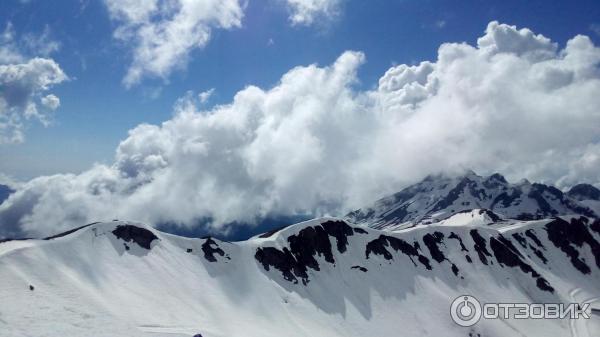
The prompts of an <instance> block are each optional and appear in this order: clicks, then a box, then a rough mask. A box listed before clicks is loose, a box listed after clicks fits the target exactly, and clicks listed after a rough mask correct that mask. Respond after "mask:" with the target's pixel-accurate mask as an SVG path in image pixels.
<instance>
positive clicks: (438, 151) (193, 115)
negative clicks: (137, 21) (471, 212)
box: [0, 22, 600, 236]
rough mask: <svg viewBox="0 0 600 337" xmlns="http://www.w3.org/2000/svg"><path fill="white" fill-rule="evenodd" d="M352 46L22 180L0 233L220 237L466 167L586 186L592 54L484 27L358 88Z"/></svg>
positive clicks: (596, 143) (591, 141)
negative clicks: (80, 167)
mask: <svg viewBox="0 0 600 337" xmlns="http://www.w3.org/2000/svg"><path fill="white" fill-rule="evenodd" d="M363 62H365V55H363V54H362V53H360V52H352V51H350V52H345V53H343V54H342V55H341V56H340V57H339V58H338V59H337V60H336V61H335V62H334V63H333V64H331V65H329V66H325V67H320V66H317V65H309V66H304V67H296V68H294V69H291V70H290V71H289V72H287V73H286V74H285V75H283V76H282V78H281V81H280V82H279V83H278V84H277V85H276V86H274V87H273V88H271V89H268V90H265V89H261V88H258V87H254V86H250V87H247V88H245V89H244V90H242V91H240V92H238V93H237V94H236V95H235V97H234V98H233V101H232V102H231V103H230V104H227V105H221V106H216V107H214V108H212V109H211V110H208V111H200V110H198V106H200V105H199V104H195V103H197V102H195V99H194V97H195V95H188V96H186V97H185V98H183V99H182V100H181V101H180V102H178V103H177V104H176V107H175V110H176V113H175V116H174V117H173V118H172V119H171V120H168V121H166V122H164V123H163V124H162V125H148V124H143V125H139V126H138V127H136V128H134V129H133V130H131V131H130V132H129V136H128V137H127V138H126V139H125V140H123V141H122V142H121V144H120V145H119V147H118V148H117V150H116V156H115V162H114V164H112V165H110V166H105V165H96V166H95V167H93V168H91V169H90V170H88V171H86V172H83V173H81V174H79V175H72V174H65V175H55V176H48V177H40V178H36V179H33V180H31V181H29V182H27V183H25V184H23V185H22V186H20V188H18V190H17V192H16V193H14V194H13V195H12V196H11V197H10V198H9V199H8V200H7V201H5V202H4V203H3V204H2V205H1V206H0V230H1V231H2V233H0V234H2V235H5V236H9V235H17V234H26V235H44V234H48V233H51V232H56V231H58V230H61V229H65V228H69V227H73V226H76V225H81V224H83V223H86V222H90V221H96V220H110V219H112V218H123V219H134V220H139V221H144V222H148V223H152V224H158V223H165V222H168V223H177V224H181V225H182V226H186V225H187V226H189V225H192V224H194V223H197V222H198V221H199V220H202V219H212V222H210V225H211V226H213V227H214V228H223V225H224V224H227V223H231V222H234V221H237V222H241V223H244V222H246V223H248V222H252V221H253V220H255V219H257V218H261V217H265V216H270V215H276V214H288V215H290V214H298V213H306V212H310V213H313V214H322V213H333V214H335V213H343V212H344V211H345V210H347V209H349V208H352V207H356V206H361V205H362V204H363V203H365V202H370V201H372V200H373V199H374V198H376V197H379V196H381V195H383V194H387V193H389V192H392V191H395V190H397V189H399V188H401V187H402V186H404V185H406V184H407V183H411V182H414V181H415V180H417V179H420V178H422V177H423V176H424V175H426V174H428V173H432V172H439V171H458V170H462V169H464V168H473V169H474V170H476V171H478V172H481V173H488V172H491V171H500V172H503V173H505V174H507V175H508V177H509V178H513V179H515V178H522V177H526V178H529V179H532V180H541V181H546V182H551V183H556V184H558V185H559V186H568V185H570V184H572V183H574V182H578V181H587V182H592V183H599V182H600V170H598V167H600V95H599V94H598V93H600V68H599V63H600V48H597V47H596V46H594V45H593V43H592V42H591V41H590V39H589V38H587V37H585V36H576V37H574V38H572V39H571V40H570V41H568V43H567V44H566V45H565V46H564V48H560V47H559V46H558V45H557V44H555V43H553V42H552V41H550V40H549V39H548V38H546V37H543V36H541V35H536V34H534V33H532V32H531V31H530V30H528V29H520V30H519V29H517V28H516V27H513V26H507V25H502V24H498V23H497V22H492V23H490V24H489V25H488V27H487V29H486V32H485V35H484V36H483V37H481V38H480V39H478V41H477V45H476V46H472V45H469V44H466V43H447V44H443V45H442V46H440V48H439V53H438V58H437V60H435V61H434V62H423V63H420V64H417V65H398V66H395V67H393V68H391V69H389V70H388V71H387V72H386V73H385V74H384V75H383V76H382V77H381V79H380V81H379V85H378V87H377V88H376V89H374V90H369V91H360V90H357V89H356V86H355V84H356V81H357V78H356V72H357V69H358V68H359V66H360V65H361V64H362V63H363Z"/></svg>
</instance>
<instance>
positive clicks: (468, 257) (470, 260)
mask: <svg viewBox="0 0 600 337" xmlns="http://www.w3.org/2000/svg"><path fill="white" fill-rule="evenodd" d="M465 260H467V262H469V263H473V260H472V259H471V257H470V256H469V255H465Z"/></svg>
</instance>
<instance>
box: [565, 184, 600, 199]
mask: <svg viewBox="0 0 600 337" xmlns="http://www.w3.org/2000/svg"><path fill="white" fill-rule="evenodd" d="M567 195H568V196H570V197H571V198H573V199H575V200H580V201H581V200H600V190H599V189H597V188H596V187H594V186H593V185H590V184H577V185H575V186H573V187H571V189H570V190H569V192H567Z"/></svg>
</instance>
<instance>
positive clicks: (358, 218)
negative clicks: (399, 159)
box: [346, 171, 600, 229]
mask: <svg viewBox="0 0 600 337" xmlns="http://www.w3.org/2000/svg"><path fill="white" fill-rule="evenodd" d="M472 209H484V210H487V211H490V214H492V213H493V214H494V216H495V217H498V218H500V219H514V220H535V219H545V218H549V217H554V216H557V215H570V214H578V215H583V216H586V217H598V216H599V215H600V190H598V189H597V188H596V187H594V186H592V185H588V184H579V185H576V186H574V187H573V188H571V189H570V190H569V191H568V192H566V193H563V192H562V191H561V190H559V189H557V188H556V187H554V186H550V185H545V184H540V183H530V182H529V181H527V180H523V181H521V182H519V183H516V184H511V183H509V182H507V181H506V179H505V178H504V177H503V176H502V175H500V174H498V173H496V174H492V175H490V176H488V177H482V176H479V175H477V174H475V173H474V172H472V171H469V172H467V173H466V174H465V175H462V176H458V177H448V176H445V175H436V176H428V177H427V178H425V179H424V180H423V181H421V182H419V183H417V184H414V185H411V186H409V187H407V188H405V189H403V190H402V191H400V192H398V193H395V194H393V195H391V196H388V197H385V198H382V199H380V200H377V201H376V202H375V203H374V204H372V205H370V206H367V207H364V208H361V209H358V210H355V211H353V212H350V213H349V214H348V215H347V216H346V218H347V219H348V220H349V221H350V222H353V223H356V224H365V225H368V226H370V227H373V228H379V229H382V228H405V227H407V226H412V225H415V224H428V223H434V222H437V221H440V220H443V219H446V218H448V217H450V216H452V215H453V214H456V213H460V212H463V211H469V210H472Z"/></svg>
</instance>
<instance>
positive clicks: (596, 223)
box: [590, 219, 600, 234]
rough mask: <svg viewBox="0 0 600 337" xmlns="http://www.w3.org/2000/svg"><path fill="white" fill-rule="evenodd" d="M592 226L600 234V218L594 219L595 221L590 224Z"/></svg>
mask: <svg viewBox="0 0 600 337" xmlns="http://www.w3.org/2000/svg"><path fill="white" fill-rule="evenodd" d="M590 228H591V229H592V230H593V231H594V232H596V233H598V234H600V219H596V220H594V222H593V223H592V224H591V225H590Z"/></svg>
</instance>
